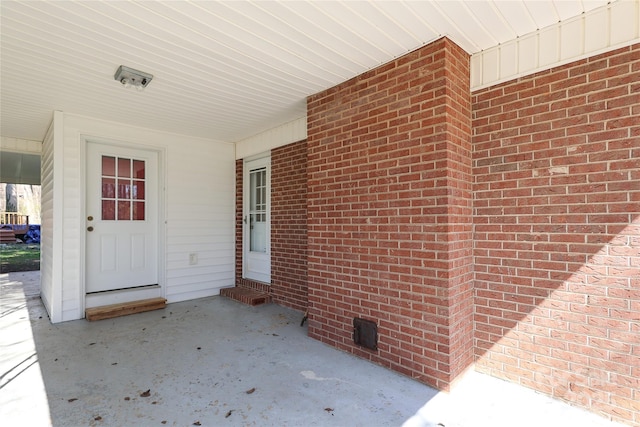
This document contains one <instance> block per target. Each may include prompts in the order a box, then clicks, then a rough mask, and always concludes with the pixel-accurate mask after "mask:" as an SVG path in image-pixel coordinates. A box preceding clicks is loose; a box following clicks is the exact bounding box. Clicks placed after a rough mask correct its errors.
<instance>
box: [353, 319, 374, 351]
mask: <svg viewBox="0 0 640 427" xmlns="http://www.w3.org/2000/svg"><path fill="white" fill-rule="evenodd" d="M353 342H355V343H356V344H358V345H361V346H362V347H364V348H368V349H369V350H377V349H378V326H377V325H376V323H375V322H373V321H371V320H365V319H359V318H357V317H355V318H354V319H353Z"/></svg>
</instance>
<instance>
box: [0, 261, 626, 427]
mask: <svg viewBox="0 0 640 427" xmlns="http://www.w3.org/2000/svg"><path fill="white" fill-rule="evenodd" d="M39 280H40V275H39V272H27V273H9V274H2V275H0V297H1V307H0V330H1V331H2V333H1V335H0V345H1V347H0V348H1V350H0V424H2V425H3V426H56V427H57V426H65V427H73V426H163V425H166V426H185V427H186V426H194V425H201V426H225V425H228V426H252V425H260V426H265V425H267V426H400V425H402V424H403V423H404V422H406V421H407V420H409V421H408V422H407V423H406V424H407V425H423V426H424V425H433V426H435V425H437V424H438V423H442V425H444V426H446V427H484V426H486V427H496V426H505V427H506V426H509V427H513V426H519V427H526V426H537V427H541V426H544V427H555V426H557V427H561V426H562V427H564V426H581V427H613V426H620V424H615V423H612V422H609V421H607V420H605V419H604V418H601V417H599V416H597V415H595V414H591V413H589V412H586V411H583V410H581V409H578V408H574V407H571V406H569V405H567V404H564V403H562V402H559V401H556V400H553V399H550V398H548V397H546V396H543V395H540V394H537V393H535V392H533V391H531V390H527V389H524V388H522V387H518V386H516V385H514V384H510V383H507V382H504V381H500V380H497V379H493V378H490V377H488V376H486V375H482V374H478V373H474V372H470V373H469V374H467V375H466V376H465V378H463V379H462V380H461V381H460V383H459V384H458V385H457V386H456V388H455V389H454V390H453V392H452V393H449V394H447V393H438V392H437V391H436V390H434V389H432V388H430V387H427V386H425V385H423V384H420V383H418V382H416V381H413V380H411V379H410V378H407V377H404V376H402V375H399V374H396V373H394V372H392V371H389V370H387V369H384V368H382V367H379V366H376V365H374V364H371V363H369V362H367V361H364V360H361V359H358V358H355V357H353V356H350V355H348V354H346V353H343V352H341V351H338V350H336V349H333V348H331V347H328V346H326V345H324V344H322V343H320V342H318V341H315V340H312V339H310V338H308V337H307V336H306V326H305V327H300V320H301V317H302V314H301V313H299V312H296V311H293V310H290V309H287V308H283V307H279V306H277V305H274V304H269V305H265V306H258V307H249V306H245V305H242V304H239V303H237V302H235V301H231V300H228V299H224V298H221V297H212V298H204V299H200V300H195V301H189V302H183V303H175V304H170V305H168V306H167V308H166V309H163V310H157V311H152V312H147V313H141V314H136V315H132V316H126V317H121V318H116V319H108V320H101V321H98V322H87V321H85V320H78V321H72V322H65V323H61V324H56V325H53V324H51V323H50V322H49V319H48V317H47V313H46V311H45V310H44V308H43V306H42V303H41V301H40V298H39ZM416 411H419V412H418V416H417V417H416V416H414V414H416ZM412 416H414V417H413V418H411V417H412Z"/></svg>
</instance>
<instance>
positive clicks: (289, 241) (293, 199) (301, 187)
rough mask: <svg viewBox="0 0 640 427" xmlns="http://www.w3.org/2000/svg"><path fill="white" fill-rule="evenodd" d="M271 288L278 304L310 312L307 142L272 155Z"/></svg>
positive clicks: (279, 150) (285, 148)
mask: <svg viewBox="0 0 640 427" xmlns="http://www.w3.org/2000/svg"><path fill="white" fill-rule="evenodd" d="M271 283H272V284H271V288H272V299H273V301H274V302H276V303H278V304H280V305H284V306H287V307H291V308H294V309H296V310H300V311H305V310H306V309H307V142H306V141H302V142H297V143H294V144H289V145H286V146H284V147H280V148H276V149H274V150H272V151H271Z"/></svg>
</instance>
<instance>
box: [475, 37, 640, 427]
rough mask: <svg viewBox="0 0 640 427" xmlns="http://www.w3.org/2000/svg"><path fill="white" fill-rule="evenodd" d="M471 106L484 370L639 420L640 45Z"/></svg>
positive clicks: (482, 96)
mask: <svg viewBox="0 0 640 427" xmlns="http://www.w3.org/2000/svg"><path fill="white" fill-rule="evenodd" d="M472 100H473V128H474V138H473V150H474V153H473V166H474V167H473V176H474V195H475V202H474V208H475V212H474V213H475V215H474V223H475V236H474V237H475V251H474V255H475V274H476V283H475V286H476V299H475V303H476V309H475V311H476V314H475V329H476V332H475V340H476V357H477V369H479V370H481V371H485V372H488V373H490V374H492V375H495V376H498V377H502V378H506V379H509V380H511V381H514V382H517V383H520V384H523V385H525V386H528V387H531V388H534V389H536V390H540V391H542V392H545V393H548V394H550V395H552V396H554V397H557V398H560V399H564V400H567V401H570V402H572V403H573V404H577V405H580V406H582V407H585V408H587V409H590V410H592V411H595V412H598V413H602V414H605V415H609V416H611V417H613V418H614V419H616V420H622V421H626V422H629V421H631V422H632V423H635V425H640V45H635V46H633V47H629V48H624V49H620V50H616V51H614V52H610V53H607V54H604V55H600V56H596V57H593V58H590V59H587V60H583V61H579V62H575V63H571V64H569V65H566V66H562V67H559V68H555V69H553V70H550V71H545V72H541V73H539V74H536V75H533V76H530V77H524V78H521V79H518V80H515V81H511V82H508V83H505V84H501V85H499V86H495V87H491V88H488V89H484V90H480V91H478V92H475V93H473V96H472Z"/></svg>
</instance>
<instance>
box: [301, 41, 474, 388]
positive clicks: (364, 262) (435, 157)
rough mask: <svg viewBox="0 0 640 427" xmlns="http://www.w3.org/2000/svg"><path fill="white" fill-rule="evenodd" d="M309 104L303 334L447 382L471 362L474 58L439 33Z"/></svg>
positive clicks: (431, 381)
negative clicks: (373, 340)
mask: <svg viewBox="0 0 640 427" xmlns="http://www.w3.org/2000/svg"><path fill="white" fill-rule="evenodd" d="M307 105H308V114H307V117H308V119H307V120H308V129H307V133H308V139H307V141H308V165H307V168H308V177H309V181H308V210H309V211H308V216H309V224H308V227H309V229H308V236H309V249H308V250H309V259H308V264H309V271H308V275H309V335H310V336H311V337H314V338H316V339H319V340H321V341H323V342H326V343H328V344H331V345H333V346H335V347H338V348H340V349H343V350H345V351H348V352H351V353H353V354H356V355H359V356H361V357H365V358H367V359H369V360H371V361H374V362H376V363H379V364H381V365H383V366H387V367H391V368H393V369H395V370H397V371H399V372H402V373H404V374H407V375H410V376H412V377H414V378H418V379H420V380H422V381H425V382H426V383H428V384H431V385H434V386H436V387H438V388H441V389H446V388H448V387H449V385H450V382H451V380H452V379H453V378H454V377H455V376H456V375H457V373H459V372H460V371H461V370H463V369H464V368H465V367H467V366H469V365H470V364H471V363H472V360H473V354H472V343H473V339H472V337H473V330H472V315H473V294H472V291H473V287H472V285H473V270H472V204H471V203H472V197H471V194H472V193H471V191H472V181H471V134H470V132H471V119H470V114H471V106H470V94H469V57H468V55H467V54H466V53H465V52H464V51H462V50H461V49H460V48H459V47H457V46H456V45H455V44H453V43H451V42H450V41H448V40H447V39H441V40H440V41H438V42H436V43H433V44H431V45H429V46H427V47H425V48H422V49H419V50H417V51H415V52H413V53H411V54H408V55H405V56H403V57H402V58H399V59H397V60H396V61H393V62H391V63H389V64H386V65H383V66H382V67H379V68H377V69H375V70H373V71H371V72H368V73H365V74H363V75H361V76H359V77H356V78H354V79H352V80H349V81H347V82H345V83H343V84H341V85H338V86H336V87H334V88H331V89H329V90H327V91H325V92H322V93H319V94H316V95H314V96H311V97H310V98H309V99H308V104H307ZM354 317H362V318H365V319H369V320H373V321H375V322H376V323H377V324H378V334H379V343H378V350H376V351H370V350H365V349H362V348H361V347H358V346H356V345H354V343H353V339H352V330H353V326H352V322H353V318H354Z"/></svg>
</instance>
